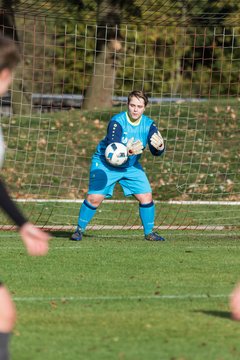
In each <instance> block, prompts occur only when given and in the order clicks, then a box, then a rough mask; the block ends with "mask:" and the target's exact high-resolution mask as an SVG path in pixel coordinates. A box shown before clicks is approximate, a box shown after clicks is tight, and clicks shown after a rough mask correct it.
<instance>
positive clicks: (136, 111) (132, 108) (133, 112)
mask: <svg viewBox="0 0 240 360" xmlns="http://www.w3.org/2000/svg"><path fill="white" fill-rule="evenodd" d="M144 111H145V104H144V100H143V99H142V98H136V97H135V96H133V97H132V98H131V100H130V102H129V104H128V114H129V116H130V118H131V119H132V120H134V121H137V120H138V119H139V118H140V117H141V116H142V114H143V113H144Z"/></svg>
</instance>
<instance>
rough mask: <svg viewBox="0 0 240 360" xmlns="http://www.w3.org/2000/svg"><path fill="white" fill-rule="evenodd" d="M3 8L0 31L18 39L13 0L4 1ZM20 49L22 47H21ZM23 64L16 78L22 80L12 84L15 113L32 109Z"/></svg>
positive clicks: (17, 71) (24, 112)
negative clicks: (26, 88)
mask: <svg viewBox="0 0 240 360" xmlns="http://www.w3.org/2000/svg"><path fill="white" fill-rule="evenodd" d="M2 6H3V9H2V10H1V11H0V31H1V33H2V34H3V35H4V36H8V37H9V38H11V39H13V40H15V41H18V40H19V39H18V32H17V28H16V23H15V16H14V12H13V10H12V1H10V0H8V1H4V2H3V5H2ZM19 51H21V49H20V48H19ZM21 70H22V69H21V64H20V65H19V66H18V67H17V69H16V71H15V78H16V79H21V80H14V81H13V85H12V94H11V102H12V111H13V113H14V114H23V115H25V114H29V113H30V111H31V99H29V97H28V96H26V91H24V90H25V89H24V80H23V79H22V71H21Z"/></svg>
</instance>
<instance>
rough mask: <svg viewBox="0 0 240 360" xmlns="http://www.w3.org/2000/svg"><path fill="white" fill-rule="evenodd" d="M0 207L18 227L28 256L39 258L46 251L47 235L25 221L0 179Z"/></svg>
mask: <svg viewBox="0 0 240 360" xmlns="http://www.w3.org/2000/svg"><path fill="white" fill-rule="evenodd" d="M0 206H1V208H2V209H3V210H4V212H5V213H6V214H7V215H8V216H9V217H10V218H11V219H12V220H13V221H14V222H15V224H16V225H17V226H18V227H19V233H20V236H21V238H22V241H23V243H24V245H25V247H26V249H27V252H28V254H29V255H35V256H41V255H45V254H46V253H47V251H48V240H49V235H48V234H47V233H45V232H44V231H42V230H40V229H38V228H37V227H36V226H34V225H33V224H31V223H30V222H28V221H27V219H26V218H25V216H24V215H23V214H22V213H21V211H20V210H19V209H18V207H17V206H16V205H15V203H14V201H13V200H12V199H11V197H10V195H9V194H8V191H7V189H6V187H5V185H4V183H3V181H2V180H1V179H0Z"/></svg>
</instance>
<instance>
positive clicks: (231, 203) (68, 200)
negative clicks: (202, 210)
mask: <svg viewBox="0 0 240 360" xmlns="http://www.w3.org/2000/svg"><path fill="white" fill-rule="evenodd" d="M15 201H17V202H26V203H28V202H29V203H33V202H35V203H73V204H74V203H76V204H79V203H83V201H84V199H75V200H73V199H31V198H30V199H21V198H19V199H15ZM104 202H105V203H135V202H136V200H104ZM154 202H155V203H157V204H174V205H231V206H234V205H238V206H239V205H240V201H202V200H199V201H184V200H183V201H182V200H169V201H160V200H154Z"/></svg>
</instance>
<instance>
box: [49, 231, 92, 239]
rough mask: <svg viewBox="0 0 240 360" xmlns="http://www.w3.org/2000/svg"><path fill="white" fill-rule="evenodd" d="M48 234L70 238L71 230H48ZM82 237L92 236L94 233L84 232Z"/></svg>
mask: <svg viewBox="0 0 240 360" xmlns="http://www.w3.org/2000/svg"><path fill="white" fill-rule="evenodd" d="M50 234H51V236H52V237H54V238H66V239H70V237H71V236H72V234H73V231H50ZM84 237H85V238H87V237H94V235H91V234H84Z"/></svg>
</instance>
